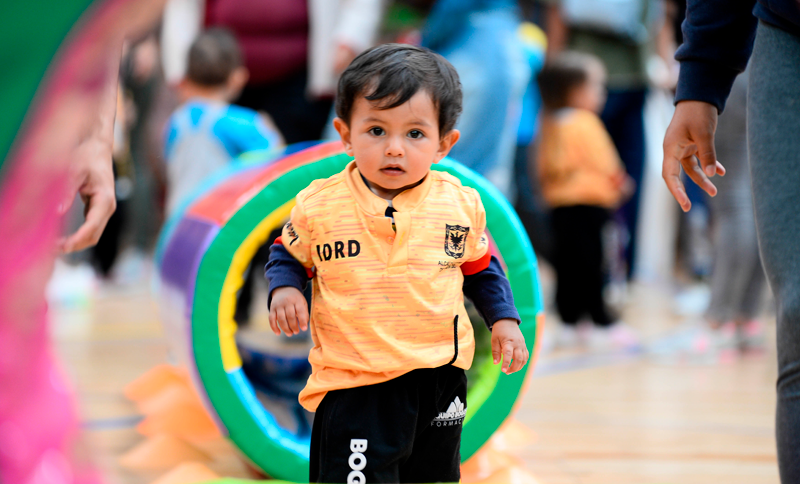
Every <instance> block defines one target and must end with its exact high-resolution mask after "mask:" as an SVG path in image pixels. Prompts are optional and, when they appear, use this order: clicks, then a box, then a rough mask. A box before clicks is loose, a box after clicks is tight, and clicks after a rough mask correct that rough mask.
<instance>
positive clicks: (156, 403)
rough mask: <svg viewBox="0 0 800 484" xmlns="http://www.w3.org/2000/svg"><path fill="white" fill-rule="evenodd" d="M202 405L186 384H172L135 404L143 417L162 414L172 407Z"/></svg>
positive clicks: (194, 392)
mask: <svg viewBox="0 0 800 484" xmlns="http://www.w3.org/2000/svg"><path fill="white" fill-rule="evenodd" d="M193 403H197V404H202V403H201V401H200V397H199V396H198V395H197V392H196V391H195V390H194V388H192V387H190V386H189V385H188V384H186V383H184V382H181V383H172V384H170V385H167V386H166V387H164V388H162V389H161V390H160V391H159V392H158V393H156V394H154V395H152V396H150V397H149V398H145V399H142V400H139V401H138V402H136V406H137V407H138V408H139V411H140V412H142V413H143V414H145V415H153V414H157V413H163V412H165V411H167V410H169V409H170V408H172V407H175V406H179V405H188V404H193Z"/></svg>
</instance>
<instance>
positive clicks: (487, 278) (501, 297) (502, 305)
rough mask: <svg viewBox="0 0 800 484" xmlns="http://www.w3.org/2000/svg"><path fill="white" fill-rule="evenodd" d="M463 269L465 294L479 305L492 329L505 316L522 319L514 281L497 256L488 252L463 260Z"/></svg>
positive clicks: (480, 311) (476, 306)
mask: <svg viewBox="0 0 800 484" xmlns="http://www.w3.org/2000/svg"><path fill="white" fill-rule="evenodd" d="M484 261H485V262H484ZM481 266H484V268H480V267H481ZM476 269H478V270H476ZM461 272H462V273H463V274H464V286H463V290H464V296H466V297H467V298H468V299H469V300H470V301H472V303H473V304H474V305H475V309H477V310H478V313H480V315H481V317H482V318H483V321H484V322H485V323H486V327H487V328H489V331H491V330H492V326H494V323H496V322H497V321H499V320H501V319H514V320H516V321H517V323H519V321H520V317H519V312H517V308H516V307H514V296H513V294H512V293H511V285H510V284H509V283H508V278H507V277H506V275H505V272H503V268H502V267H501V266H500V261H498V260H497V257H495V256H493V255H491V254H489V253H488V252H487V253H486V256H484V257H482V258H481V259H479V260H478V261H475V262H468V263H466V264H463V265H462V266H461Z"/></svg>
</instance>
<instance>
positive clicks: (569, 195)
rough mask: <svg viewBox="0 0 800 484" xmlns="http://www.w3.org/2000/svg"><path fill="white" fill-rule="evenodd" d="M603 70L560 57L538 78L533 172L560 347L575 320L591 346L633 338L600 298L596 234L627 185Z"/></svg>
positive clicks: (572, 334)
mask: <svg viewBox="0 0 800 484" xmlns="http://www.w3.org/2000/svg"><path fill="white" fill-rule="evenodd" d="M605 76H606V74H605V68H604V67H603V64H602V63H601V62H600V60H599V59H597V58H596V57H594V56H591V55H588V54H580V53H577V52H566V53H563V54H561V55H559V56H558V57H556V58H555V59H553V60H552V61H551V62H550V63H548V64H547V65H545V67H544V69H542V71H541V73H540V74H539V77H538V82H539V89H540V91H541V94H542V101H543V104H544V109H545V111H544V119H543V121H542V129H541V131H540V134H539V142H538V151H537V158H536V164H537V172H538V177H539V181H540V183H541V187H542V194H543V197H544V199H545V201H546V202H547V204H548V205H549V206H550V208H551V209H552V214H551V219H552V226H553V232H554V236H555V247H556V250H555V255H554V266H555V269H556V275H557V278H558V281H557V287H556V306H557V308H558V312H559V314H560V316H561V320H562V321H563V323H564V327H563V328H562V329H561V333H560V334H559V339H560V342H561V343H563V344H571V343H574V342H577V339H578V332H577V329H576V327H577V324H578V321H579V320H580V319H581V318H583V317H585V316H586V315H588V316H589V317H590V318H591V320H592V321H593V322H594V325H595V327H596V328H595V331H594V334H593V336H594V338H593V340H594V341H595V342H598V343H600V344H603V345H608V344H611V345H614V346H623V347H625V346H631V345H633V344H635V338H634V337H633V334H632V332H631V331H630V330H629V329H627V328H626V327H625V326H624V325H622V324H616V323H617V322H616V317H615V316H614V315H613V314H612V313H611V311H610V310H609V309H608V308H607V307H606V304H605V302H604V300H603V287H604V284H605V282H604V279H605V274H604V267H603V259H604V257H603V255H604V252H603V243H602V232H603V228H604V227H605V225H606V223H607V222H608V221H609V211H610V210H611V209H614V208H616V207H617V206H618V205H619V204H620V203H621V202H622V201H623V200H624V199H625V198H626V197H627V196H629V195H630V194H631V193H632V190H633V182H632V180H631V179H630V177H628V176H627V174H626V173H625V169H624V167H623V165H622V162H621V161H620V159H619V155H618V154H617V150H616V148H615V147H614V143H613V141H612V140H611V137H610V136H609V134H608V132H607V131H606V129H605V127H604V126H603V122H602V121H601V120H600V118H599V116H598V113H599V112H600V111H601V110H602V109H603V105H604V104H605Z"/></svg>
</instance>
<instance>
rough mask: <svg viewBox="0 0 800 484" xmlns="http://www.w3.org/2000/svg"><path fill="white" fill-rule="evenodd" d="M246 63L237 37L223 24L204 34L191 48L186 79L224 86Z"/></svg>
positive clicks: (211, 85)
mask: <svg viewBox="0 0 800 484" xmlns="http://www.w3.org/2000/svg"><path fill="white" fill-rule="evenodd" d="M241 66H242V51H241V49H240V48H239V43H238V42H236V37H234V36H233V34H232V33H231V32H230V31H228V30H226V29H222V28H219V27H215V28H212V29H208V30H206V31H205V32H203V33H201V34H200V35H199V36H198V37H197V39H195V41H194V42H192V46H191V47H190V48H189V62H188V65H187V69H186V78H187V79H189V80H190V81H192V82H194V83H196V84H200V85H201V86H208V87H214V86H221V85H222V84H225V83H226V82H228V78H229V77H230V75H231V74H232V73H233V71H234V70H236V69H238V68H239V67H241Z"/></svg>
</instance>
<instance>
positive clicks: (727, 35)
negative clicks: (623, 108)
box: [675, 0, 758, 113]
mask: <svg viewBox="0 0 800 484" xmlns="http://www.w3.org/2000/svg"><path fill="white" fill-rule="evenodd" d="M755 3H756V0H689V1H688V2H687V5H686V20H684V21H683V25H682V27H681V30H682V31H683V39H684V41H683V44H682V45H681V46H680V47H679V48H678V51H677V52H676V53H675V59H677V60H678V61H680V63H681V71H680V76H679V78H678V89H677V92H676V94H675V102H676V103H677V102H679V101H688V100H692V101H704V102H707V103H709V104H713V105H714V106H716V107H717V110H718V111H719V112H720V113H721V112H722V111H723V109H724V108H725V100H726V99H727V98H728V94H729V93H730V91H731V86H732V85H733V80H734V79H736V76H737V75H738V74H740V73H741V72H743V71H744V69H745V67H747V60H748V59H749V58H750V54H751V53H752V51H753V42H754V40H755V32H756V26H757V23H758V22H757V20H756V18H755V17H754V16H753V6H754V5H755Z"/></svg>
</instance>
